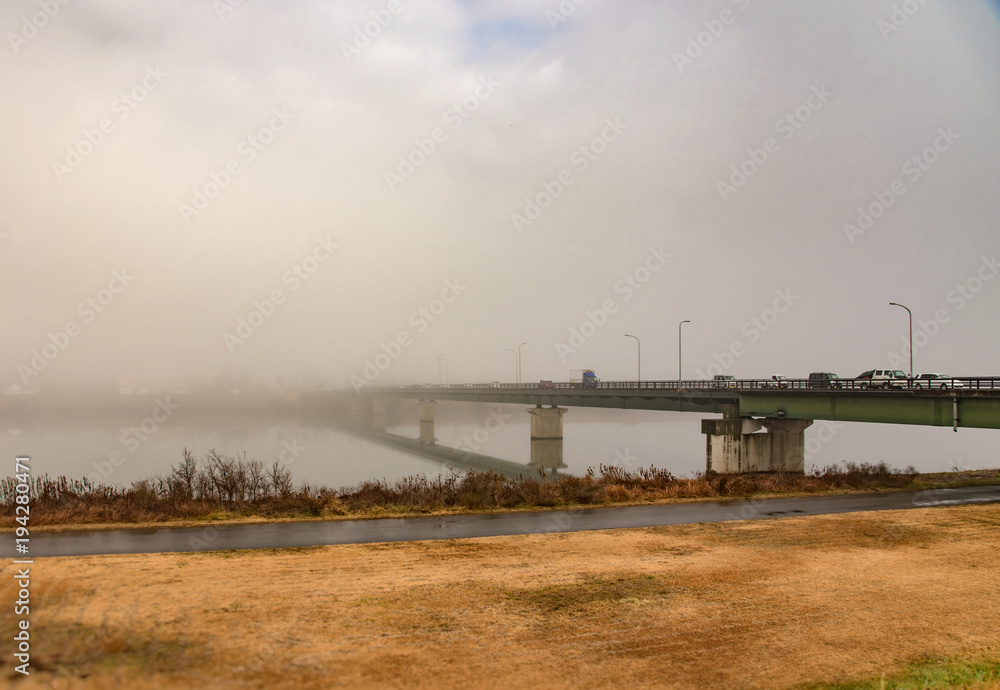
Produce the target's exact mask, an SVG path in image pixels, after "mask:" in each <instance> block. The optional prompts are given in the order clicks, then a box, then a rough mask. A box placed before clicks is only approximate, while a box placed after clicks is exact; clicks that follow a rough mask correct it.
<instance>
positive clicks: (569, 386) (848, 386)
mask: <svg viewBox="0 0 1000 690" xmlns="http://www.w3.org/2000/svg"><path fill="white" fill-rule="evenodd" d="M947 380H948V381H958V382H961V383H962V386H961V387H960V388H957V389H955V390H957V391H959V392H961V391H979V390H991V391H1000V377H995V376H972V377H969V376H955V377H953V378H951V379H947ZM883 383H887V382H882V381H877V382H876V385H875V386H872V382H871V381H869V380H864V379H836V380H833V381H828V380H823V381H819V382H818V381H815V380H810V379H787V380H784V381H780V382H778V381H774V380H773V379H737V380H734V381H706V380H692V381H676V380H674V381H670V380H667V381H598V382H597V383H596V384H590V385H588V386H585V385H584V384H582V383H577V382H569V381H553V382H551V383H545V384H542V383H538V382H532V383H462V384H442V385H437V386H434V385H415V386H401V387H400V388H405V389H415V390H419V389H425V388H426V389H442V388H444V389H449V390H456V389H457V390H461V389H471V390H497V389H500V390H530V391H542V390H553V391H558V390H577V391H579V390H584V391H586V390H629V391H633V390H651V391H657V390H664V391H666V390H673V391H692V390H709V391H718V392H725V391H727V390H734V391H747V390H759V391H765V390H766V391H779V390H811V391H817V392H825V393H830V392H836V391H858V390H864V391H866V392H871V393H882V392H893V391H895V392H899V391H912V392H914V393H918V392H940V391H941V390H942V389H943V388H944V387H943V386H935V387H933V388H927V387H923V388H922V389H921V390H918V389H917V388H915V387H914V385H913V384H914V382H913V381H912V380H909V379H907V380H906V381H905V382H901V385H882V384H883ZM948 389H949V390H950V389H951V386H948Z"/></svg>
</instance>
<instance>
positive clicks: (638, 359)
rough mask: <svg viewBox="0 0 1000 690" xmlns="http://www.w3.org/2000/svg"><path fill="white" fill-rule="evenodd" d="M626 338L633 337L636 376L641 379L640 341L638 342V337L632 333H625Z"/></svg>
mask: <svg viewBox="0 0 1000 690" xmlns="http://www.w3.org/2000/svg"><path fill="white" fill-rule="evenodd" d="M625 337H626V338H635V347H636V354H637V355H638V357H637V361H636V365H635V367H636V374H635V375H636V377H637V379H636V380H638V381H642V343H640V342H639V338H637V337H636V336H634V335H629V334H628V333H626V334H625Z"/></svg>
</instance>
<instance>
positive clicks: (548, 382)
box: [538, 379, 556, 388]
mask: <svg viewBox="0 0 1000 690" xmlns="http://www.w3.org/2000/svg"><path fill="white" fill-rule="evenodd" d="M538 387H539V388H555V387H556V384H555V383H553V382H552V381H551V380H550V379H542V380H541V381H539V382H538Z"/></svg>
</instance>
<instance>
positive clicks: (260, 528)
mask: <svg viewBox="0 0 1000 690" xmlns="http://www.w3.org/2000/svg"><path fill="white" fill-rule="evenodd" d="M980 503H1000V486H985V487H966V488H960V489H936V490H932V491H918V492H902V493H884V494H864V495H853V496H812V497H805V498H770V499H764V500H757V501H727V502H711V503H680V504H673V505H656V506H632V507H622V508H593V509H583V510H565V511H555V512H551V511H550V512H532V513H507V514H500V515H454V516H448V517H419V518H405V519H381V520H341V521H330V522H293V523H279V524H267V525H228V526H227V525H209V526H204V527H186V528H169V529H132V530H107V531H96V532H60V533H46V532H33V533H32V534H31V537H30V539H31V542H30V553H29V554H22V555H15V552H14V535H13V534H12V533H6V534H5V535H3V536H2V537H0V557H2V558H19V559H25V558H31V559H33V558H42V557H51V556H89V555H99V554H137V553H172V552H191V551H218V550H229V549H283V548H290V547H304V546H320V545H328V544H366V543H375V542H398V541H419V540H423V539H467V538H471V537H496V536H509V535H516V534H545V533H550V532H577V531H585V530H599V529H618V528H628V527H656V526H660V525H681V524H692V523H698V522H724V521H727V520H759V519H764V518H777V517H787V516H795V515H827V514H833V513H851V512H858V511H874V510H902V509H907V508H929V507H935V506H957V505H969V504H980Z"/></svg>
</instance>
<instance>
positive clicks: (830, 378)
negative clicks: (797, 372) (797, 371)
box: [806, 371, 842, 388]
mask: <svg viewBox="0 0 1000 690" xmlns="http://www.w3.org/2000/svg"><path fill="white" fill-rule="evenodd" d="M841 385H842V384H841V383H840V377H839V376H837V375H836V374H832V373H830V372H828V371H814V372H813V373H811V374H809V379H808V381H807V382H806V388H840V387H841Z"/></svg>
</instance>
